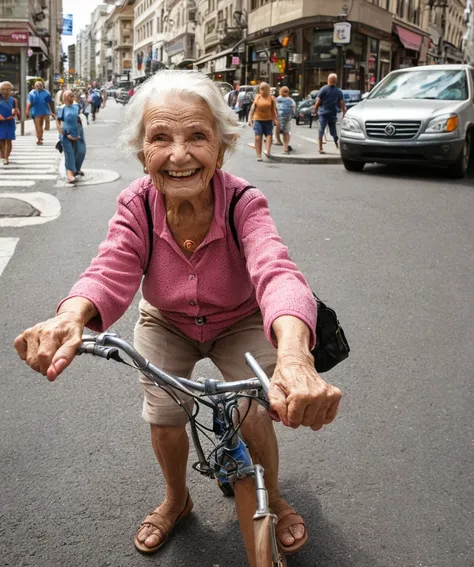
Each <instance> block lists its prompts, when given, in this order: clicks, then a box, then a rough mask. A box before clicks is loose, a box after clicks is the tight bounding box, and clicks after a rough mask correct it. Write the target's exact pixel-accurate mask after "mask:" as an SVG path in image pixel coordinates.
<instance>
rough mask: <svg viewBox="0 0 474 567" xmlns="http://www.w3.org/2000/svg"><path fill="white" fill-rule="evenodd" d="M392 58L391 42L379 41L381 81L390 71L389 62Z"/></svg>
mask: <svg viewBox="0 0 474 567" xmlns="http://www.w3.org/2000/svg"><path fill="white" fill-rule="evenodd" d="M391 60H392V44H391V43H389V42H388V41H381V42H380V77H379V80H380V81H381V80H382V79H383V78H384V77H386V76H387V75H388V74H389V73H390V62H391Z"/></svg>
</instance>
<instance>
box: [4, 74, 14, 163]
mask: <svg viewBox="0 0 474 567" xmlns="http://www.w3.org/2000/svg"><path fill="white" fill-rule="evenodd" d="M12 91H13V85H12V84H11V83H9V82H8V81H3V83H0V157H1V158H2V159H3V165H8V160H9V158H10V154H11V151H12V141H13V140H15V138H16V121H15V118H16V117H17V116H18V105H17V102H16V99H15V98H14V97H12Z"/></svg>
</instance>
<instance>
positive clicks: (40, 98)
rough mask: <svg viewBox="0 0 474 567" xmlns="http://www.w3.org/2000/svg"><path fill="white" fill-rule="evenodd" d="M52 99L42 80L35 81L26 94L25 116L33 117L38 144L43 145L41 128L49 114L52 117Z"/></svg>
mask: <svg viewBox="0 0 474 567" xmlns="http://www.w3.org/2000/svg"><path fill="white" fill-rule="evenodd" d="M52 101H53V99H52V98H51V95H50V94H49V92H48V91H47V90H46V89H45V88H44V86H43V83H42V81H36V83H35V88H34V89H33V90H32V91H31V92H30V94H29V95H28V102H27V104H26V117H27V118H29V117H30V116H31V118H33V121H34V123H35V130H36V138H37V142H36V143H37V144H38V146H41V145H43V129H44V123H45V120H46V118H47V117H48V116H49V115H50V114H51V115H52V116H53V117H54V114H53V111H52V109H51V103H52Z"/></svg>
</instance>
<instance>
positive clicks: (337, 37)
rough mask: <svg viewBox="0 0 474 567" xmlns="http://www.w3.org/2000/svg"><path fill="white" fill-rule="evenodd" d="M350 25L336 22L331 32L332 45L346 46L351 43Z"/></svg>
mask: <svg viewBox="0 0 474 567" xmlns="http://www.w3.org/2000/svg"><path fill="white" fill-rule="evenodd" d="M351 29H352V25H351V24H350V23H349V22H336V23H335V24H334V31H333V38H332V41H333V43H336V44H337V45H347V44H348V43H350V42H351Z"/></svg>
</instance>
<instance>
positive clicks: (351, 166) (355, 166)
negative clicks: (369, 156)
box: [342, 159, 365, 171]
mask: <svg viewBox="0 0 474 567" xmlns="http://www.w3.org/2000/svg"><path fill="white" fill-rule="evenodd" d="M342 163H343V164H344V167H345V168H346V169H347V171H362V170H363V169H364V166H365V161H352V160H351V159H343V160H342Z"/></svg>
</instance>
